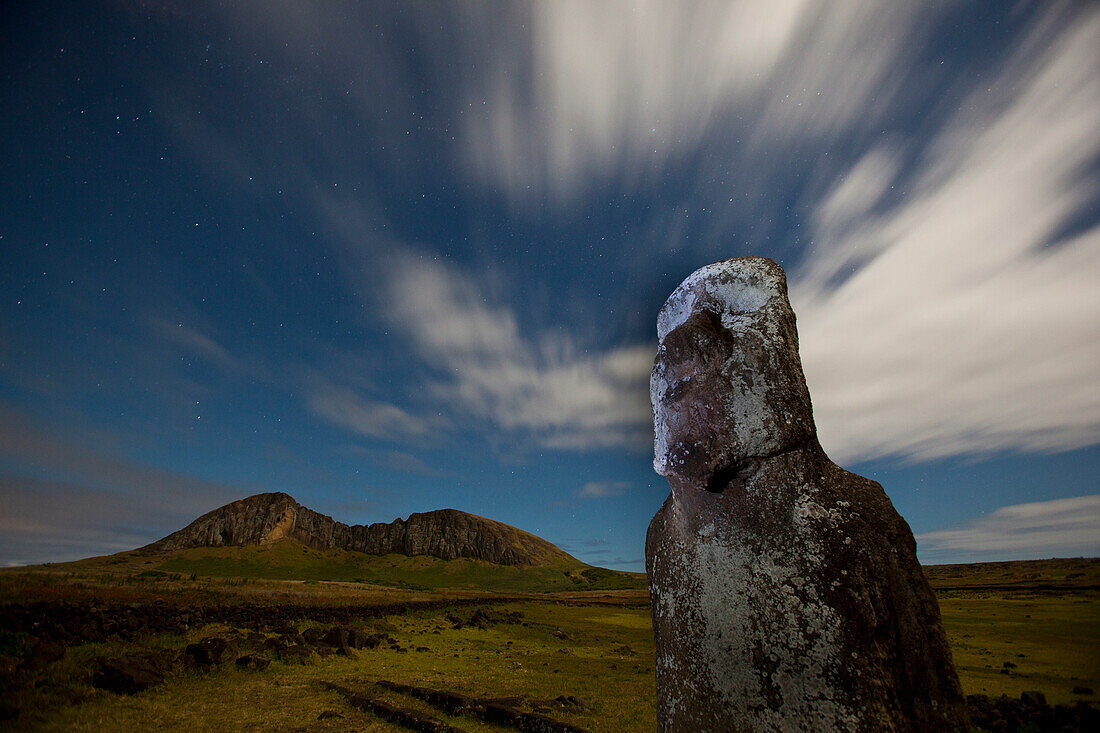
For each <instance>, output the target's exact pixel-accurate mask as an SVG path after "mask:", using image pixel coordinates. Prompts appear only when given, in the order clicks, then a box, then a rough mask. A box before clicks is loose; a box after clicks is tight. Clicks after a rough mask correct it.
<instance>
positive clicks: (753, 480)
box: [646, 258, 968, 733]
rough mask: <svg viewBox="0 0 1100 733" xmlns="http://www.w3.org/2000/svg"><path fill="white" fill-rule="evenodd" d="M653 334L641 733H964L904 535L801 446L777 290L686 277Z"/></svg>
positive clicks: (813, 437) (805, 411)
mask: <svg viewBox="0 0 1100 733" xmlns="http://www.w3.org/2000/svg"><path fill="white" fill-rule="evenodd" d="M657 331H658V340H659V344H658V353H657V358H656V362H655V364H654V367H653V373H652V377H651V383H650V384H651V386H650V392H651V398H652V401H653V413H654V429H655V430H654V432H655V442H654V461H653V465H654V469H655V470H656V471H657V472H658V473H660V474H662V475H664V476H666V477H667V478H668V481H669V484H670V487H671V489H672V492H671V495H670V496H669V498H668V500H667V501H666V502H665V504H664V506H663V507H662V508H661V509H660V511H659V512H658V513H657V515H656V516H655V517H654V518H653V522H652V523H651V525H650V528H649V532H648V535H647V538H646V565H647V571H648V575H649V586H650V595H651V601H652V604H651V608H652V612H653V621H654V633H655V637H656V642H657V698H658V699H657V707H658V724H659V728H660V730H662V731H684V732H688V731H690V732H691V733H696V732H703V731H730V730H738V731H783V730H802V729H810V730H840V731H872V730H876V731H877V730H891V731H931V730H935V731H965V730H967V726H968V722H967V712H966V704H965V701H964V700H963V697H962V691H961V689H960V687H959V682H958V678H957V676H956V674H955V670H954V665H953V664H952V660H951V654H950V650H949V648H948V645H947V640H946V638H945V636H944V633H943V629H942V627H941V625H940V616H939V608H938V606H937V604H936V600H935V598H934V597H933V595H932V591H931V589H930V588H929V586H928V582H927V580H926V579H925V577H924V574H923V572H922V570H921V567H920V565H919V564H918V563H917V559H916V544H915V542H914V539H913V535H912V532H911V531H910V529H909V526H908V525H907V524H906V523H905V521H904V520H903V519H902V518H901V517H900V516H899V515H898V513H897V512H896V511H895V510H894V508H893V506H892V505H891V503H890V500H889V499H888V498H887V496H886V494H885V493H884V492H883V490H882V487H881V486H880V485H879V484H877V483H875V482H874V481H870V480H868V479H865V478H863V477H861V476H857V475H855V474H851V473H848V472H847V471H844V470H843V469H841V468H839V467H838V466H836V465H835V464H834V463H833V462H832V461H830V460H829V458H828V457H827V456H826V455H825V453H824V451H823V450H822V449H821V446H820V444H819V443H818V440H817V434H816V428H815V425H814V420H813V413H812V408H811V405H810V396H809V392H808V390H807V388H806V382H805V378H804V376H803V373H802V365H801V361H800V359H799V355H798V336H797V333H796V329H795V318H794V313H793V312H792V310H791V307H790V304H789V302H788V300H787V285H786V278H785V275H784V273H783V270H782V269H781V268H780V267H779V266H778V265H776V264H775V263H774V262H772V261H771V260H766V259H763V258H739V259H734V260H727V261H725V262H719V263H716V264H713V265H709V266H707V267H705V268H702V269H701V270H699V271H697V272H696V273H694V274H693V275H691V276H690V277H688V278H687V279H686V280H685V281H684V282H683V283H682V284H681V285H680V287H678V288H677V289H676V291H675V292H674V293H673V294H672V295H671V296H670V297H669V299H668V301H667V302H666V303H665V305H664V307H663V308H662V309H661V312H660V315H659V316H658V321H657Z"/></svg>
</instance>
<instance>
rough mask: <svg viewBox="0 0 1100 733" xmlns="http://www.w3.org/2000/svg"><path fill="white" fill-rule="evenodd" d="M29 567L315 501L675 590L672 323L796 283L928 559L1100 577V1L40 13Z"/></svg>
mask: <svg viewBox="0 0 1100 733" xmlns="http://www.w3.org/2000/svg"><path fill="white" fill-rule="evenodd" d="M0 12H2V13H3V14H4V17H3V18H2V19H0V29H2V30H0V33H2V35H3V38H2V41H3V43H2V44H0V55H2V59H3V63H2V67H0V71H2V74H3V76H2V80H3V82H2V83H3V86H2V90H3V91H2V96H0V104H2V114H0V161H2V162H0V299H2V300H0V303H2V306H0V501H2V502H3V504H4V506H5V511H4V512H3V517H2V518H0V563H3V564H20V563H26V562H41V561H46V560H65V559H72V558H76V557H82V556H87V555H92V554H102V553H107V552H114V551H118V550H123V549H128V548H131V547H134V546H137V545H140V544H144V543H146V542H149V541H152V540H154V539H157V538H159V537H160V536H163V535H164V534H166V533H168V532H170V531H172V530H175V529H177V528H179V527H181V526H183V525H184V524H186V523H187V522H188V521H190V520H191V519H193V518H194V517H195V516H197V515H198V514H200V513H202V512H204V511H207V510H209V509H211V508H213V507H215V506H218V505H220V504H223V503H226V502H228V501H232V500H234V499H237V498H241V497H244V496H246V495H249V494H251V493H255V492H259V491H275V490H279V491H286V492H288V493H290V494H292V495H293V496H294V497H296V498H297V499H298V500H299V501H300V502H302V503H303V504H305V505H307V506H309V507H311V508H314V509H317V510H319V511H322V512H325V513H328V514H331V515H333V516H334V517H336V518H337V519H340V520H343V521H346V522H351V523H364V522H374V521H389V520H392V519H393V518H394V517H397V516H407V515H408V514H409V513H410V512H415V511H427V510H431V509H436V508H442V507H455V508H458V509H462V510H465V511H469V512H473V513H476V514H481V515H484V516H489V517H492V518H495V519H499V520H501V521H505V522H508V523H510V524H514V525H516V526H518V527H521V528H523V529H526V530H529V531H532V532H536V533H538V534H539V535H541V536H543V537H545V538H547V539H549V540H551V541H553V542H555V543H557V544H559V545H560V546H562V547H563V548H565V549H566V550H568V551H570V552H572V553H573V554H575V555H576V556H577V557H579V558H581V559H583V560H585V561H588V562H591V563H594V564H599V565H604V566H609V567H616V568H622V569H628V570H639V569H641V568H642V545H643V539H644V534H645V528H646V526H647V524H648V521H649V519H650V517H651V516H652V515H653V513H654V512H655V511H656V510H657V508H658V507H659V506H660V503H661V502H662V501H663V499H664V497H665V496H666V495H667V485H666V483H665V481H664V479H662V478H661V477H659V476H657V475H656V474H654V473H653V471H652V468H651V465H650V461H651V460H652V443H651V441H652V425H651V416H650V408H649V404H648V390H647V382H648V374H649V369H650V367H651V365H652V359H653V354H654V350H655V333H654V329H655V326H654V324H655V318H656V313H657V310H658V308H659V307H660V305H661V303H662V302H663V300H664V298H665V297H666V296H667V295H668V294H669V293H670V292H671V291H672V289H673V288H674V287H675V286H676V285H677V284H678V283H679V282H680V281H681V280H682V279H683V278H684V277H686V276H687V275H688V274H690V273H691V272H692V271H693V270H695V269H696V268H698V267H700V266H702V265H704V264H707V263H709V262H712V261H715V260H719V259H724V258H727V257H732V256H737V255H745V254H761V255H766V256H769V257H772V258H774V259H776V260H777V261H779V262H780V263H781V264H782V265H783V266H784V267H785V268H786V270H787V272H788V277H789V281H790V286H791V287H790V289H791V296H792V302H793V305H794V307H795V311H796V313H797V315H798V319H799V333H800V338H801V348H802V356H803V361H804V366H805V370H806V375H807V380H808V382H809V385H810V390H811V395H812V398H813V402H814V406H815V414H816V418H817V424H818V429H819V434H820V438H821V441H822V444H823V445H824V447H825V449H826V450H827V451H828V452H829V454H830V455H831V456H832V457H833V459H834V460H836V461H837V462H838V463H840V464H841V465H843V466H845V467H846V468H849V469H851V470H854V471H857V472H859V473H863V474H865V475H868V476H871V477H873V478H875V479H876V480H878V481H880V482H881V483H882V484H883V485H884V487H885V488H886V490H887V493H888V494H890V496H891V498H892V499H893V501H894V503H895V505H896V506H897V507H898V509H899V511H901V512H902V514H903V515H904V516H905V517H906V519H907V520H908V521H909V522H910V524H911V526H912V527H913V529H914V532H915V533H917V535H918V542H919V547H920V556H921V558H922V560H924V561H925V562H963V561H973V560H985V559H1018V558H1032V557H1050V556H1066V555H1097V554H1100V491H1098V490H1097V485H1096V476H1097V475H1098V473H1100V472H1098V469H1100V448H1098V443H1100V389H1098V388H1097V385H1098V384H1100V135H1098V134H1097V130H1098V129H1100V81H1098V76H1097V74H1096V69H1097V68H1098V65H1100V64H1098V61H1100V54H1098V52H1097V49H1098V48H1100V8H1098V7H1097V6H1095V5H1093V4H1089V3H1051V2H1044V3H1026V2H1021V3H973V2H971V3H965V2H936V3H928V2H896V3H889V4H888V5H885V6H872V5H871V4H868V3H826V4H822V3H818V2H812V1H811V0H790V1H789V2H766V3H765V2H746V3H736V2H732V3H725V2H723V3H687V2H664V3H656V2H639V3H620V2H601V3H587V2H565V1H562V0H551V1H547V2H532V3H491V2H486V3H431V4H427V3H370V4H361V3H346V4H342V3H322V4H312V3H308V4H307V3H292V2H262V3H260V2H238V3H217V4H207V3H201V2H186V3H182V2H181V3H163V4H162V3H141V2H118V3H79V4H73V3H48V2H44V3H33V4H31V3H27V4H24V5H22V6H17V5H14V4H12V5H10V6H5V9H4V10H3V11H0Z"/></svg>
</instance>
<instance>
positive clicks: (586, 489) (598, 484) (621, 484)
mask: <svg viewBox="0 0 1100 733" xmlns="http://www.w3.org/2000/svg"><path fill="white" fill-rule="evenodd" d="M629 486H630V482H629V481H589V482H588V483H586V484H585V485H584V486H582V487H580V489H578V490H577V497H578V498H580V499H606V498H608V497H612V496H623V495H625V494H626V490H627V488H628V487H629Z"/></svg>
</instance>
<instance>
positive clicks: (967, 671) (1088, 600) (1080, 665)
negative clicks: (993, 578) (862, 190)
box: [939, 592, 1100, 704]
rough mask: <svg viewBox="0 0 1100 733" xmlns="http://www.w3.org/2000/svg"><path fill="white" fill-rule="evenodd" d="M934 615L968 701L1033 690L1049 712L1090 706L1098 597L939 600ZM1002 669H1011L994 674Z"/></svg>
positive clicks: (1099, 637)
mask: <svg viewBox="0 0 1100 733" xmlns="http://www.w3.org/2000/svg"><path fill="white" fill-rule="evenodd" d="M939 602H940V612H941V613H942V615H943V625H944V630H945V631H946V633H947V638H948V641H949V642H950V644H951V653H952V656H953V657H954V660H955V668H956V669H957V670H958V673H959V680H960V681H961V682H962V686H963V690H964V691H965V692H967V693H968V694H977V693H982V694H987V695H992V696H999V695H1002V694H1006V695H1009V696H1011V697H1019V696H1020V693H1021V692H1023V691H1025V690H1040V691H1042V692H1043V693H1044V694H1045V695H1046V698H1047V701H1048V702H1050V703H1051V704H1056V703H1072V702H1075V701H1077V700H1082V699H1091V700H1093V701H1095V700H1097V697H1096V696H1095V695H1092V696H1089V697H1083V696H1081V695H1074V694H1073V692H1072V691H1073V688H1074V687H1088V688H1091V689H1093V690H1100V594H1097V593H1095V592H1085V593H1064V594H1059V593H1043V594H1026V593H1018V594H1005V593H986V594H955V593H941V595H940V598H939ZM1005 662H1010V663H1011V664H1014V665H1016V666H1015V668H1012V669H1011V671H1012V675H1011V676H1010V675H1006V674H1002V673H1001V669H1002V666H1003V664H1004V663H1005Z"/></svg>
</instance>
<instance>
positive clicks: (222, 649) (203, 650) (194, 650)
mask: <svg viewBox="0 0 1100 733" xmlns="http://www.w3.org/2000/svg"><path fill="white" fill-rule="evenodd" d="M231 647H232V645H231V644H230V643H229V642H228V641H226V640H225V639H223V638H222V637H220V636H208V637H206V638H205V639H203V640H202V641H200V642H199V643H198V644H188V645H187V648H186V649H185V650H184V652H185V653H186V654H188V655H189V656H190V657H191V658H192V659H193V660H194V661H195V664H198V665H200V666H203V667H209V666H212V665H217V664H221V663H222V661H223V660H224V659H225V657H226V655H227V653H228V652H229V651H230V649H231Z"/></svg>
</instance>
